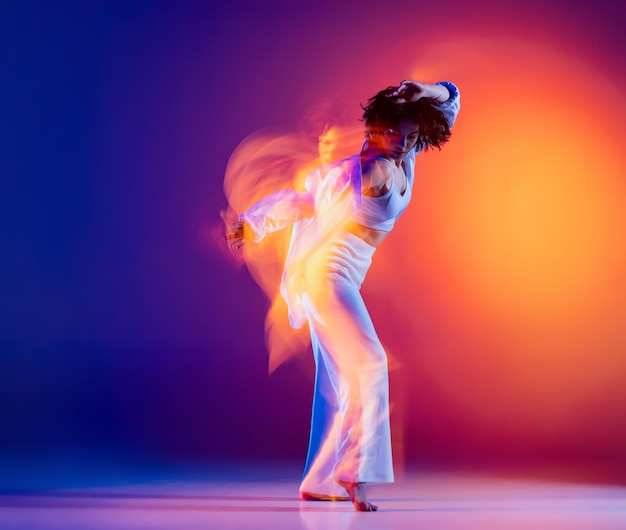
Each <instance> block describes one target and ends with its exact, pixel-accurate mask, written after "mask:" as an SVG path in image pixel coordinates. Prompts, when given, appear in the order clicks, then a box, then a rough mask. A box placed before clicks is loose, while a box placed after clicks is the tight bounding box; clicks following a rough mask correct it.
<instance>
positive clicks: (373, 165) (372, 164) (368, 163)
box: [361, 156, 395, 176]
mask: <svg viewBox="0 0 626 530" xmlns="http://www.w3.org/2000/svg"><path fill="white" fill-rule="evenodd" d="M361 169H362V171H363V174H368V175H372V174H379V175H387V176H391V175H393V171H394V169H395V166H394V164H393V162H392V161H391V160H389V159H388V158H385V157H382V156H369V157H364V158H362V159H361Z"/></svg>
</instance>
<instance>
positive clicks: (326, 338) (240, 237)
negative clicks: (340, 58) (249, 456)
mask: <svg viewBox="0 0 626 530" xmlns="http://www.w3.org/2000/svg"><path fill="white" fill-rule="evenodd" d="M459 108H460V98H459V92H458V89H457V87H456V86H455V85H454V84H452V83H450V82H440V83H437V84H426V83H421V82H417V81H412V80H405V81H403V82H402V83H400V85H398V86H395V87H389V88H387V89H385V90H382V91H380V92H379V93H377V94H376V95H375V96H374V97H372V98H371V99H370V100H369V101H368V104H367V105H366V106H365V107H364V108H363V111H364V112H363V121H364V123H365V142H364V144H363V147H362V149H361V152H360V153H359V154H357V155H355V156H353V157H350V158H347V159H344V160H339V161H337V162H333V163H330V164H328V165H325V166H323V167H321V168H318V169H317V170H315V171H313V172H312V173H311V174H310V175H309V176H308V177H307V179H306V183H305V186H306V191H303V192H298V191H295V190H281V191H279V192H277V193H274V194H271V195H269V196H268V197H266V198H264V199H262V200H261V201H259V202H257V203H256V204H255V205H253V206H252V207H251V208H249V209H248V210H247V211H246V212H244V213H242V214H241V215H240V216H239V220H238V222H236V223H235V224H234V225H233V226H232V228H231V229H230V230H229V231H228V232H227V235H226V238H227V239H230V240H232V246H233V248H236V249H239V248H240V247H241V245H243V244H244V243H246V242H248V241H253V242H259V241H261V240H262V239H263V237H264V236H265V235H266V234H267V233H269V232H273V231H276V230H280V229H282V228H285V227H287V226H290V225H294V227H293V233H292V238H291V244H290V247H289V252H288V254H287V258H286V261H285V266H284V271H283V277H282V282H281V293H282V295H283V297H284V298H285V300H286V302H287V305H288V309H289V319H290V323H291V325H292V327H294V328H299V327H301V326H302V325H304V324H305V323H307V322H308V325H309V330H310V333H311V341H312V347H313V354H314V358H315V366H316V375H315V390H314V397H313V415H312V419H311V435H310V440H309V449H308V455H307V460H306V465H305V471H304V476H303V479H302V483H301V486H300V496H301V498H302V499H304V500H351V501H352V502H353V504H354V507H355V509H356V510H357V511H376V510H377V507H376V506H375V505H374V504H372V503H370V502H369V501H368V500H367V490H366V485H367V484H375V483H387V482H393V465H392V455H391V435H390V428H389V390H388V374H387V356H386V353H385V350H384V349H383V346H382V344H381V343H380V340H379V339H378V336H377V334H376V331H375V329H374V326H373V324H372V320H371V318H370V316H369V314H368V312H367V308H366V307H365V304H364V302H363V298H362V297H361V294H360V287H361V284H362V282H363V280H364V279H365V274H366V273H367V270H368V268H369V266H370V264H371V260H372V256H373V255H374V251H375V250H376V248H377V247H378V246H379V245H380V244H381V243H382V242H383V241H384V239H385V238H386V237H387V235H388V234H389V232H390V231H391V229H392V228H393V226H394V223H395V222H396V220H397V219H398V217H399V216H400V215H401V214H402V212H403V211H404V210H405V208H406V207H407V205H408V203H409V200H410V198H411V194H412V192H413V181H414V165H415V155H416V154H417V153H419V152H420V151H422V150H426V149H429V148H432V147H435V148H438V149H441V147H442V145H443V144H444V143H445V142H446V141H448V139H449V137H450V128H451V127H452V125H453V123H454V121H455V119H456V116H457V114H458V112H459Z"/></svg>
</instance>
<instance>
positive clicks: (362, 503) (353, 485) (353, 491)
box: [337, 480, 378, 512]
mask: <svg viewBox="0 0 626 530" xmlns="http://www.w3.org/2000/svg"><path fill="white" fill-rule="evenodd" d="M337 483H338V484H339V485H340V486H342V487H344V488H345V489H346V491H347V492H348V495H350V500H351V501H352V504H353V505H354V509H355V510H356V511H357V512H375V511H377V510H378V506H376V505H375V504H372V503H371V502H368V501H367V490H366V487H365V482H344V481H343V480H338V481H337Z"/></svg>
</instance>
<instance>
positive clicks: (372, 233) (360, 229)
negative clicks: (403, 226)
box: [345, 221, 389, 247]
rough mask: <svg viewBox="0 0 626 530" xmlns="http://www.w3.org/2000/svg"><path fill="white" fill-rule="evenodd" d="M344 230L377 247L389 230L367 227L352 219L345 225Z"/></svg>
mask: <svg viewBox="0 0 626 530" xmlns="http://www.w3.org/2000/svg"><path fill="white" fill-rule="evenodd" d="M345 230H346V231H347V232H350V233H351V234H354V235H355V236H357V237H358V238H360V239H362V240H363V241H365V242H366V243H367V244H368V245H371V246H372V247H377V246H378V245H380V244H381V243H382V242H383V241H384V240H385V238H386V237H387V236H388V235H389V232H385V231H384V230H376V229H374V228H368V227H367V226H363V225H361V224H359V223H355V222H354V221H350V222H349V223H348V224H347V225H346V226H345Z"/></svg>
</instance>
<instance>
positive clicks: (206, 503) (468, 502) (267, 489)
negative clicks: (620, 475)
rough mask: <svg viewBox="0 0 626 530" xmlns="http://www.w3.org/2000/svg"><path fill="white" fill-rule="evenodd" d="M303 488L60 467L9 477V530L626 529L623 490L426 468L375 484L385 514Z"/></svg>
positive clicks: (217, 476) (268, 480) (263, 474)
mask: <svg viewBox="0 0 626 530" xmlns="http://www.w3.org/2000/svg"><path fill="white" fill-rule="evenodd" d="M14 471H15V470H14ZM29 473H30V474H29ZM10 485H12V487H9V486H10ZM297 489H298V476H297V470H295V469H293V468H291V467H289V466H286V467H281V466H280V465H278V464H276V465H271V466H268V464H265V466H263V465H256V466H254V465H245V466H243V467H240V468H239V469H238V468H236V467H233V466H222V467H221V468H219V467H216V466H214V467H213V468H208V469H197V470H196V471H195V472H193V473H190V472H189V471H188V470H187V471H182V470H176V469H170V470H169V471H168V472H166V473H163V472H159V473H155V472H154V471H150V470H144V471H142V472H134V473H130V474H129V473H128V472H123V471H120V470H116V469H114V468H107V467H106V465H103V466H102V467H101V468H100V469H96V470H87V469H83V472H82V474H81V472H77V471H76V470H74V471H73V472H72V473H65V474H63V467H62V465H60V466H57V468H56V470H52V471H50V472H49V473H47V474H46V473H44V474H41V473H40V474H39V475H37V476H36V475H34V474H33V472H32V470H31V472H28V471H26V472H25V473H23V474H21V475H20V476H15V475H13V478H12V479H8V478H7V475H5V476H4V477H3V479H0V529H2V530H12V529H28V530H38V529H41V530H48V529H64V530H72V529H81V530H88V529H107V530H108V529H133V530H134V529H169V528H171V529H177V530H183V529H203V530H206V529H213V528H215V529H220V530H222V529H247V528H250V529H258V530H261V529H262V530H265V529H281V528H284V529H304V530H334V529H342V530H343V529H355V530H356V529H358V530H367V529H385V530H389V529H404V528H407V529H415V528H421V529H428V530H437V529H446V530H453V529H463V530H474V529H475V530H492V529H493V530H518V529H532V530H544V529H545V530H570V529H580V530H603V529H615V530H618V529H619V530H624V529H626V486H624V485H610V484H598V483H595V484H594V483H581V482H580V481H579V482H575V481H572V480H571V479H570V480H568V481H562V480H561V481H558V480H554V479H553V480H547V479H545V478H544V479H538V478H534V479H531V478H521V477H520V476H519V475H518V476H517V477H514V476H508V477H507V476H506V475H504V474H502V473H500V474H494V473H492V474H480V473H470V472H464V473H461V472H433V471H429V472H426V471H423V472H415V473H409V474H405V475H404V476H403V477H402V478H401V479H400V480H398V481H397V482H396V483H395V484H392V485H386V486H379V487H374V488H371V495H370V496H371V499H372V500H373V501H374V502H376V503H377V504H378V505H379V508H380V510H379V511H378V512H376V513H355V512H354V511H353V509H352V506H351V504H350V503H346V502H305V501H300V500H299V499H298V497H297Z"/></svg>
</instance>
